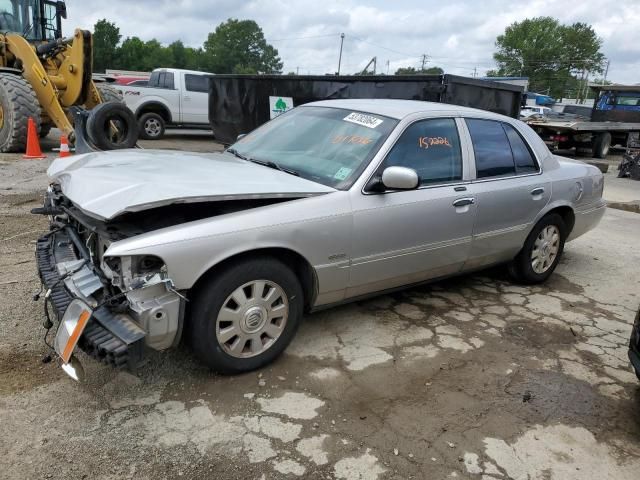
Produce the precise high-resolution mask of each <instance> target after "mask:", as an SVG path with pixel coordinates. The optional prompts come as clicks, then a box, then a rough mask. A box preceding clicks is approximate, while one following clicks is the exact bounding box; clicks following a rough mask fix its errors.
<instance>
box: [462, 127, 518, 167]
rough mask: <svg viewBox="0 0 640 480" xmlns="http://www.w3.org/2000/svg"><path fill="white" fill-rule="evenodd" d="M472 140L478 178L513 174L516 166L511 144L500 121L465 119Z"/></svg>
mask: <svg viewBox="0 0 640 480" xmlns="http://www.w3.org/2000/svg"><path fill="white" fill-rule="evenodd" d="M467 126H468V127H469V133H470V134H471V140H472V141H473V151H474V152H475V156H476V176H477V177H478V178H487V177H501V176H505V175H514V174H515V173H516V166H515V163H514V161H513V154H512V153H511V145H510V144H509V139H508V138H507V134H506V133H505V131H504V129H503V128H502V124H501V123H500V122H495V121H493V120H476V119H467Z"/></svg>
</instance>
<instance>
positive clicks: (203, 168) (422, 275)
mask: <svg viewBox="0 0 640 480" xmlns="http://www.w3.org/2000/svg"><path fill="white" fill-rule="evenodd" d="M49 175H50V176H51V178H52V186H51V187H50V189H49V192H48V193H47V198H46V201H45V206H44V208H42V209H39V211H38V212H36V213H41V214H46V215H49V216H50V217H51V218H52V231H51V232H50V233H49V234H48V235H46V236H44V237H42V239H41V240H40V241H39V242H38V263H39V266H40V270H41V277H42V279H43V282H44V283H45V285H46V286H47V288H48V289H50V290H51V291H52V292H53V294H52V295H51V296H50V299H51V300H50V302H52V305H51V306H52V311H53V312H55V313H56V314H57V315H58V316H59V318H60V320H61V323H60V327H59V328H58V333H57V335H56V342H55V344H56V349H57V350H58V353H59V354H60V356H61V358H62V361H63V364H64V365H66V366H69V365H70V364H71V363H72V358H73V354H72V353H73V350H74V349H75V348H76V347H77V346H79V347H80V348H82V349H83V350H84V351H85V352H87V353H89V354H90V355H92V356H94V357H95V358H97V359H99V360H101V361H104V362H107V363H110V364H113V365H119V366H120V365H129V366H135V365H136V364H137V362H139V361H140V359H141V358H142V356H143V352H144V349H145V348H152V349H156V350H163V349H166V348H170V347H172V346H175V345H176V344H177V343H178V342H179V341H180V339H181V338H182V337H183V336H184V337H186V339H187V340H188V341H189V342H190V344H191V346H192V348H193V349H194V351H195V353H196V354H197V356H198V357H199V358H200V359H201V360H202V361H203V362H204V363H205V364H207V365H209V366H210V367H211V368H213V369H215V370H217V371H220V372H223V373H237V372H244V371H249V370H252V369H256V368H259V367H261V366H263V365H265V364H267V363H269V362H271V361H273V360H274V359H275V358H276V357H277V356H278V355H280V354H281V353H282V352H283V351H284V350H285V348H286V347H287V345H288V344H289V342H290V341H291V339H292V338H293V336H294V334H295V332H296V330H297V328H298V326H299V325H300V322H301V320H302V317H303V314H304V312H307V311H312V310H315V309H318V308H324V307H328V306H332V305H337V304H340V303H343V302H348V301H353V300H355V299H360V298H363V297H365V296H370V295H376V294H380V293H381V292H388V291H391V290H394V289H399V288H406V287H407V286H410V285H414V284H417V283H420V282H425V281H431V280H434V279H440V278H444V277H449V276H452V275H458V274H461V273H464V272H469V271H473V270H478V269H482V268H486V267H489V266H491V265H496V264H506V265H507V266H508V267H509V271H510V272H511V274H512V275H513V277H514V279H515V280H516V281H518V282H523V283H538V282H543V281H545V280H546V279H547V278H548V277H549V276H550V275H551V274H552V272H553V271H554V269H555V268H556V266H557V265H558V261H559V259H560V257H561V255H562V251H563V249H564V247H565V242H567V241H570V240H572V239H574V238H577V237H578V236H580V235H582V234H584V233H585V232H587V231H588V230H590V229H592V228H594V227H595V226H596V224H597V223H598V221H599V220H600V218H601V217H602V215H603V213H604V209H605V202H604V201H603V199H602V190H603V177H602V174H601V173H600V171H599V170H598V169H597V168H595V167H592V166H589V165H586V164H584V163H582V162H579V161H574V160H568V159H564V158H561V157H558V156H555V155H553V154H551V153H550V152H549V150H548V149H547V147H546V146H545V144H544V143H543V141H542V140H541V139H540V138H539V137H538V136H537V135H536V134H535V133H534V132H533V131H532V130H531V129H530V128H529V127H528V126H526V125H525V124H524V123H522V122H520V121H518V120H514V119H512V118H508V117H504V116H501V115H496V114H493V113H490V112H485V111H480V110H473V109H469V108H464V107H457V106H452V105H444V104H436V103H427V102H417V101H403V100H333V101H323V102H316V103H311V104H307V105H304V106H301V107H298V108H295V109H294V110H292V111H290V112H288V113H286V114H284V115H281V116H280V117H278V118H276V119H275V120H272V121H271V122H269V123H267V124H265V125H263V126H261V127H260V128H258V129H256V130H255V131H253V132H251V133H249V134H248V135H246V136H243V137H242V138H241V139H239V140H238V142H237V143H236V144H234V145H232V146H231V147H230V148H228V149H227V150H226V151H225V152H224V153H217V154H189V153H183V152H165V151H148V150H137V151H117V152H108V153H92V154H87V155H81V156H76V157H71V158H65V159H59V160H57V161H56V162H54V163H53V164H52V166H51V168H50V170H49ZM61 245H62V247H61ZM56 282H57V283H56ZM69 369H70V370H73V368H72V367H69Z"/></svg>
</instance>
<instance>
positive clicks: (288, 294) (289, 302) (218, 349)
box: [190, 257, 304, 375]
mask: <svg viewBox="0 0 640 480" xmlns="http://www.w3.org/2000/svg"><path fill="white" fill-rule="evenodd" d="M259 281H263V282H266V285H267V286H266V287H264V289H263V294H257V293H256V287H255V283H256V282H259ZM243 286H245V290H244V292H245V297H246V298H247V301H246V303H242V301H239V302H236V301H235V300H233V299H232V294H233V295H234V296H235V297H236V298H240V297H242V295H239V296H238V295H237V294H236V292H238V291H239V290H240V289H241V287H243ZM258 288H259V287H258ZM277 289H280V290H279V291H278V290H277ZM270 295H274V296H273V298H274V299H275V300H273V301H272V302H271V303H269V302H266V301H265V300H263V299H261V298H260V297H265V296H270ZM303 300H304V299H303V293H302V287H301V286H300V282H299V281H298V279H297V277H296V275H295V274H294V273H293V271H292V270H291V269H290V268H289V267H287V266H286V265H285V264H284V263H282V262H280V261H279V260H276V259H273V258H270V257H257V258H252V259H247V260H242V261H239V262H237V263H234V264H232V265H231V266H229V267H227V268H225V269H224V270H222V271H220V272H217V273H215V274H214V275H212V276H211V277H209V278H208V279H207V280H205V281H204V283H203V284H202V286H201V287H199V288H198V291H197V292H196V294H195V298H194V301H193V304H192V308H193V309H192V311H191V324H190V336H191V347H192V348H193V351H194V353H195V355H196V356H197V357H198V359H199V360H200V361H201V362H202V363H204V364H205V365H207V366H208V367H210V368H211V369H213V370H215V371H217V372H218V373H221V374H225V375H230V374H237V373H243V372H249V371H252V370H255V369H258V368H261V367H263V366H265V365H267V364H269V363H271V362H272V361H274V360H275V359H276V358H277V357H278V356H279V355H280V354H281V353H282V352H283V351H284V350H285V348H287V346H288V345H289V343H290V342H291V340H292V339H293V337H294V335H295V333H296V331H297V330H298V326H299V325H300V322H301V320H302V314H303ZM269 305H272V306H274V307H269ZM283 306H284V307H283ZM287 306H288V315H287V314H285V312H286V310H285V308H287ZM223 307H224V308H223ZM266 308H269V309H271V308H273V314H274V315H279V314H280V313H281V312H282V315H281V317H280V318H279V317H274V318H272V319H269V318H268V314H267V312H268V311H270V310H266ZM232 309H237V310H238V313H237V314H236V315H233V312H232ZM262 309H264V310H262ZM229 312H232V313H231V316H229ZM276 312H277V313H276ZM225 315H226V317H225ZM278 322H280V323H278ZM229 329H231V330H229ZM225 330H226V331H227V337H228V338H226V340H225V337H223V336H222V335H224V332H225ZM267 330H270V331H275V334H272V335H269V333H267ZM219 332H222V333H221V334H220V336H219ZM229 332H230V333H229ZM236 333H237V334H236ZM234 334H235V336H234ZM254 349H255V351H254ZM232 350H235V353H233V352H232Z"/></svg>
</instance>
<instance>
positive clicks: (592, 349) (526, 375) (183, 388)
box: [0, 140, 640, 480]
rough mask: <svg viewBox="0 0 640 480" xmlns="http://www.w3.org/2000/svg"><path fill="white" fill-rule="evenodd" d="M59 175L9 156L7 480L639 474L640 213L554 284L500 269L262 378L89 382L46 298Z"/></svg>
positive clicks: (164, 365) (158, 369) (440, 287)
mask: <svg viewBox="0 0 640 480" xmlns="http://www.w3.org/2000/svg"><path fill="white" fill-rule="evenodd" d="M192 142H204V141H201V140H196V141H194V140H192ZM182 143H187V142H182ZM207 144H208V143H207ZM203 145H205V144H200V143H198V144H197V147H198V148H203ZM188 146H191V145H188ZM191 147H192V148H196V147H193V146H191ZM6 165H9V167H6ZM45 167H46V164H45V163H35V164H34V163H29V162H23V161H21V160H18V159H17V158H16V157H15V156H7V155H5V156H2V158H0V169H2V168H9V169H10V171H11V175H12V176H10V177H5V179H4V180H3V182H4V184H0V232H1V233H0V426H1V430H2V433H3V435H2V437H1V438H0V472H3V473H2V477H3V478H16V479H23V478H55V479H57V478H73V479H75V478H78V479H82V478H88V479H93V478H96V479H116V478H117V479H123V478H132V479H133V478H135V479H141V478H181V477H182V478H197V479H199V478H216V479H256V480H258V479H265V480H266V479H280V478H283V479H284V478H311V479H316V478H318V479H325V478H326V479H329V478H331V479H333V478H337V479H363V480H376V479H380V480H382V479H408V478H416V479H422V478H424V479H448V478H460V479H478V480H503V479H504V480H506V479H514V480H524V479H527V480H573V479H576V480H577V479H580V480H588V479H593V480H596V479H597V480H603V479H611V480H627V479H629V480H630V479H636V478H637V476H638V471H640V414H639V411H640V389H639V385H640V382H638V380H637V379H636V377H635V375H634V373H633V372H632V370H631V368H630V366H629V363H628V359H627V342H628V338H629V333H630V330H631V324H632V321H633V318H634V315H635V312H636V311H637V309H638V304H639V303H640V295H639V294H640V276H639V275H638V266H639V265H640V251H639V250H638V248H637V239H638V238H640V215H638V214H635V213H630V212H623V211H618V210H611V209H609V210H608V211H607V213H606V215H605V217H604V219H603V221H602V223H601V224H600V226H599V227H598V228H597V229H596V230H594V231H592V232H590V233H589V234H587V235H585V236H584V237H581V238H580V239H578V240H576V241H574V242H571V243H569V244H568V245H567V247H566V250H565V254H564V257H563V260H562V262H561V264H560V265H559V267H558V269H557V271H556V273H555V274H554V275H553V276H552V278H551V279H550V281H549V282H548V283H546V284H545V285H542V286H536V287H522V286H518V285H514V284H513V283H511V282H510V281H509V280H508V278H507V276H506V275H505V273H504V271H503V270H502V269H499V268H498V269H493V270H488V271H485V272H481V273H479V274H476V275H468V276H463V277H458V278H453V279H450V280H447V281H443V282H438V283H434V284H431V285H426V286H422V287H419V288H414V289H410V290H406V291H402V292H398V293H396V294H393V295H385V296H381V297H377V298H373V299H371V300H367V301H363V302H358V303H354V304H350V305H346V306H344V307H340V308H336V309H332V310H326V311H323V312H319V313H316V314H313V315H309V316H307V317H306V318H305V322H304V324H303V325H302V327H301V329H300V331H299V333H298V335H297V337H296V339H295V340H294V342H293V343H292V345H291V346H290V348H289V349H288V350H287V352H286V354H285V355H284V356H283V357H282V358H280V359H279V360H278V361H277V362H276V363H274V364H273V365H271V366H270V367H269V368H266V369H264V370H262V371H260V372H255V373H251V374H247V375H242V376H236V377H221V376H216V375H214V374H212V373H211V372H209V371H207V370H206V369H204V368H202V367H201V366H200V365H198V363H197V362H196V361H195V359H194V358H193V357H192V355H191V353H190V351H189V349H188V348H187V347H185V346H181V347H179V348H178V349H176V350H173V351H169V352H165V353H156V354H154V355H152V356H151V357H150V359H149V361H148V363H147V364H146V365H145V366H144V367H142V368H141V369H140V370H139V371H138V372H137V374H136V375H133V374H130V373H126V372H118V371H114V370H112V369H110V368H107V367H105V366H102V365H98V364H96V363H94V362H92V361H91V360H90V359H86V358H82V360H83V363H84V365H85V367H86V370H87V382H86V383H85V384H77V383H74V382H73V381H71V380H70V379H69V378H67V377H66V376H65V375H64V373H62V371H61V370H60V369H59V368H58V367H57V365H56V364H55V362H52V363H46V364H45V363H42V361H41V359H42V357H43V356H44V355H45V354H47V353H48V352H47V348H46V347H45V345H44V344H43V342H42V337H43V333H44V331H43V329H42V327H41V320H42V304H41V303H34V302H33V301H31V296H32V294H33V293H34V292H35V291H37V290H38V281H37V274H36V271H35V264H34V261H33V248H34V240H35V238H36V237H37V235H38V233H37V232H38V231H39V230H42V229H44V228H45V222H44V221H43V219H41V218H38V217H34V216H31V215H29V214H28V211H29V209H30V208H32V207H33V206H35V205H37V202H38V197H39V193H38V192H39V191H40V190H42V189H43V188H44V186H45V184H44V183H43V181H42V177H41V176H42V171H39V170H42V169H44V168H45ZM7 178H10V179H11V180H10V182H9V181H8V180H7ZM8 183H10V185H8Z"/></svg>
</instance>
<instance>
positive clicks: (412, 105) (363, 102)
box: [301, 98, 510, 120]
mask: <svg viewBox="0 0 640 480" xmlns="http://www.w3.org/2000/svg"><path fill="white" fill-rule="evenodd" d="M301 106H303V107H311V106H316V107H332V108H343V109H345V110H357V111H360V112H367V113H373V114H377V115H384V116H385V117H390V118H396V119H398V120H401V119H403V118H405V117H407V116H409V115H412V114H414V113H425V112H441V113H443V114H449V115H474V116H475V115H478V114H481V115H482V117H484V118H493V117H495V118H496V119H504V118H505V116H504V115H500V114H497V113H493V112H489V111H486V110H478V109H476V108H469V107H461V106H459V105H451V104H448V103H437V102H423V101H419V100H396V99H387V98H358V99H345V100H322V101H319V102H311V103H306V104H304V105H301ZM506 118H510V117H506Z"/></svg>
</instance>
